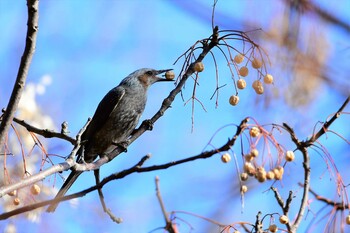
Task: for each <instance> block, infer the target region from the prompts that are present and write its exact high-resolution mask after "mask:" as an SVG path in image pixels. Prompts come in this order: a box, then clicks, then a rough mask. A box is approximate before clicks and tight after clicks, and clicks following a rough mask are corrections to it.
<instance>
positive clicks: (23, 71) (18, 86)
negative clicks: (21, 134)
mask: <svg viewBox="0 0 350 233" xmlns="http://www.w3.org/2000/svg"><path fill="white" fill-rule="evenodd" d="M27 7H28V22H27V26H28V29H27V36H26V44H25V48H24V52H23V55H22V59H21V63H20V66H19V69H18V73H17V78H16V82H15V84H14V87H13V90H12V94H11V97H10V100H9V103H8V105H7V108H6V109H7V111H6V112H5V114H4V115H3V116H2V119H1V124H0V146H2V145H3V143H4V139H5V135H7V132H8V130H9V128H10V125H11V122H12V119H13V116H14V114H15V112H16V109H17V107H18V103H19V100H20V98H21V95H22V91H23V88H24V85H25V82H26V79H27V75H28V71H29V66H30V63H31V61H32V57H33V54H34V51H35V44H36V37H37V31H38V21H39V20H38V19H39V0H27Z"/></svg>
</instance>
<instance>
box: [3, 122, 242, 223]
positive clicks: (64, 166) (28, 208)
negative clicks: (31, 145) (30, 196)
mask: <svg viewBox="0 0 350 233" xmlns="http://www.w3.org/2000/svg"><path fill="white" fill-rule="evenodd" d="M247 122H248V118H245V119H244V120H242V122H241V124H240V125H239V126H238V127H237V131H236V133H235V135H234V136H233V137H232V139H230V140H228V142H226V143H225V144H224V145H222V146H221V147H220V148H217V149H214V150H210V151H206V152H202V153H201V154H199V155H195V156H192V157H189V158H185V159H182V160H178V161H174V162H170V163H166V164H161V165H153V166H149V167H142V166H143V164H144V163H145V162H146V161H147V160H148V159H149V158H150V155H146V156H144V157H143V158H142V159H141V160H140V161H139V162H138V163H137V164H136V165H134V166H133V167H131V168H129V169H126V170H123V171H121V172H117V173H114V174H112V175H110V176H108V177H106V178H104V179H103V180H102V181H101V182H100V183H99V184H98V185H95V186H93V187H90V188H88V189H85V190H83V191H81V192H78V193H74V194H71V195H67V196H64V197H61V198H55V199H53V200H50V201H45V202H40V203H36V204H33V205H29V206H26V207H22V208H19V209H16V210H14V211H10V212H7V213H3V214H0V220H1V219H6V218H9V217H11V216H14V215H18V214H21V213H24V212H27V211H31V210H33V209H36V208H40V207H43V206H45V205H49V204H52V203H57V202H61V201H66V200H70V199H74V198H78V197H82V196H85V195H86V194H87V193H89V192H92V191H95V190H97V189H99V188H102V187H103V186H104V185H105V184H107V183H108V182H110V181H112V180H117V179H122V178H124V177H126V176H128V175H130V174H133V173H142V172H150V171H156V170H163V169H167V168H169V167H173V166H176V165H179V164H182V163H186V162H190V161H194V160H197V159H205V158H209V157H211V156H213V155H215V154H217V153H219V152H221V151H227V150H229V149H230V148H231V147H232V146H233V145H234V143H235V142H236V140H237V138H238V137H239V136H240V135H241V133H242V132H243V131H244V129H245V128H246V124H247ZM77 148H79V147H77ZM73 151H74V150H73ZM69 158H70V159H67V160H66V162H64V163H61V164H58V165H55V166H53V167H51V168H49V169H48V170H45V171H43V172H41V173H44V172H46V173H49V174H46V175H51V174H53V173H54V172H52V171H51V169H54V168H56V171H55V172H58V171H63V170H64V169H69V168H70V167H73V166H74V167H75V166H76V165H78V164H75V162H74V161H75V160H73V157H69ZM68 162H71V163H73V164H70V163H68ZM74 164H75V165H74ZM91 165H92V166H93V165H94V163H91ZM59 166H61V167H59ZM49 171H50V172H49ZM41 173H39V174H41ZM39 174H36V175H33V176H32V177H30V178H32V179H33V177H36V176H38V175H39ZM44 177H46V176H42V177H41V179H43V178H44ZM27 180H29V178H28V179H27ZM38 180H40V179H38ZM28 182H29V181H28ZM32 183H33V182H31V183H28V184H27V185H29V184H32ZM14 185H15V184H14ZM14 185H9V186H5V187H3V188H0V197H1V196H3V195H5V194H6V193H8V192H10V191H12V190H15V189H16V188H13V186H14ZM21 187H24V186H21ZM43 203H44V204H43Z"/></svg>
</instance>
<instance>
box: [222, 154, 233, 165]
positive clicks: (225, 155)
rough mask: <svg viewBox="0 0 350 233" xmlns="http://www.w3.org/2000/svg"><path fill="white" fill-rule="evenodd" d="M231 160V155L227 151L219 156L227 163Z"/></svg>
mask: <svg viewBox="0 0 350 233" xmlns="http://www.w3.org/2000/svg"><path fill="white" fill-rule="evenodd" d="M230 160H231V155H230V154H229V153H225V154H223V155H222V156H221V161H222V162H224V163H228V162H230Z"/></svg>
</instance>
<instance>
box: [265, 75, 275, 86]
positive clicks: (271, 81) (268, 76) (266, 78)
mask: <svg viewBox="0 0 350 233" xmlns="http://www.w3.org/2000/svg"><path fill="white" fill-rule="evenodd" d="M264 83H266V84H271V83H273V77H272V75H271V74H267V75H265V76H264Z"/></svg>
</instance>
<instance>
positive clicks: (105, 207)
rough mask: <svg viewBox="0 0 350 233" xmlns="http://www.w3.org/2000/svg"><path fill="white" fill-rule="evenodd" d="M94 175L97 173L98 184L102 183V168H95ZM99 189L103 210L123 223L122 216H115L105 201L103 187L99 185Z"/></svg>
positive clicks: (114, 220) (115, 220) (113, 218)
mask: <svg viewBox="0 0 350 233" xmlns="http://www.w3.org/2000/svg"><path fill="white" fill-rule="evenodd" d="M94 175H95V181H96V186H99V184H100V169H97V170H94ZM97 191H98V196H99V198H100V202H101V205H102V208H103V211H104V212H105V213H106V214H108V216H109V217H110V218H111V219H112V221H113V222H116V223H118V224H119V223H122V222H123V219H121V218H118V217H117V216H115V215H114V214H113V213H112V211H111V210H110V209H109V208H107V205H106V203H105V198H104V196H103V193H102V188H101V187H99V188H98V189H97Z"/></svg>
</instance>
